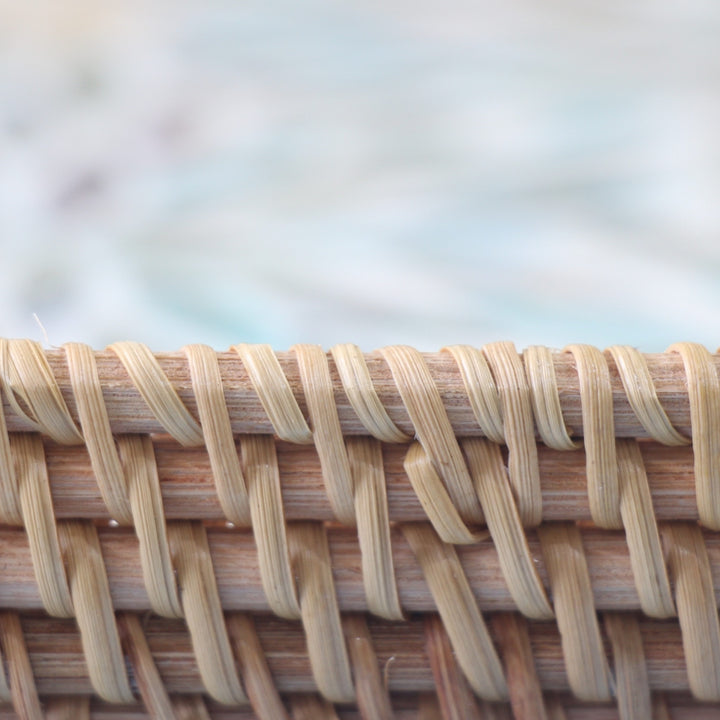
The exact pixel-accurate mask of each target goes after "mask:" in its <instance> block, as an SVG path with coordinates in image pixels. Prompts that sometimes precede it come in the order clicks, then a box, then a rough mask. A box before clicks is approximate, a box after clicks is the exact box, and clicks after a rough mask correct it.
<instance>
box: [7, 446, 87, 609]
mask: <svg viewBox="0 0 720 720" xmlns="http://www.w3.org/2000/svg"><path fill="white" fill-rule="evenodd" d="M10 449H11V451H12V456H13V459H14V463H15V474H16V476H17V478H18V486H19V495H20V507H21V509H22V516H23V524H24V525H25V532H26V533H27V537H28V542H29V544H30V553H31V556H32V563H33V570H34V573H35V579H36V581H37V585H38V591H39V593H40V597H41V598H42V601H43V606H44V607H45V610H46V611H47V612H48V613H49V614H50V615H53V616H55V617H72V616H73V614H74V610H73V601H72V598H71V596H70V589H69V587H68V581H67V577H66V575H65V568H64V566H63V561H62V556H61V554H60V544H59V542H58V536H57V531H56V526H55V516H54V514H53V507H52V497H51V496H50V485H49V482H48V476H47V466H46V465H45V451H44V449H43V444H42V440H41V439H40V436H39V435H34V434H32V435H31V434H26V433H15V434H13V435H11V436H10Z"/></svg>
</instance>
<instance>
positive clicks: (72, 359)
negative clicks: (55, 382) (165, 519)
mask: <svg viewBox="0 0 720 720" xmlns="http://www.w3.org/2000/svg"><path fill="white" fill-rule="evenodd" d="M64 348H65V356H66V358H67V363H68V373H69V375H70V384H71V386H72V389H73V394H74V396H75V404H76V406H77V412H78V415H79V417H80V426H81V427H82V431H83V436H84V438H85V445H86V447H87V452H88V455H89V456H90V462H91V464H92V468H93V471H94V473H95V479H96V480H97V484H98V487H99V488H100V493H101V494H102V497H103V500H104V501H105V505H106V506H107V509H108V511H109V512H110V516H111V517H112V518H114V519H115V520H116V521H117V522H119V523H122V524H123V525H129V524H130V523H131V522H132V514H131V511H130V503H129V501H128V497H127V490H126V487H125V478H124V474H123V468H122V464H121V463H120V458H119V457H118V453H117V449H116V448H115V440H114V438H113V435H112V430H111V429H110V420H109V418H108V414H107V408H106V407H105V400H104V399H103V392H102V386H101V384H100V377H99V375H98V370H97V363H96V362H95V353H94V352H93V350H92V349H91V348H90V347H89V346H87V345H81V344H79V343H68V344H67V345H65V346H64Z"/></svg>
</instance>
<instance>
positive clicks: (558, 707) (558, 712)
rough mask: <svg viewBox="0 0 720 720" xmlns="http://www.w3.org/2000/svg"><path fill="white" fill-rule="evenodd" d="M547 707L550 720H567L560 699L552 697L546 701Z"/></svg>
mask: <svg viewBox="0 0 720 720" xmlns="http://www.w3.org/2000/svg"><path fill="white" fill-rule="evenodd" d="M545 707H546V709H547V716H548V720H567V715H566V714H565V708H564V706H563V704H562V700H561V699H560V698H559V697H557V696H553V695H550V697H548V698H547V699H546V701H545Z"/></svg>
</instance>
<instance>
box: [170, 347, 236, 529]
mask: <svg viewBox="0 0 720 720" xmlns="http://www.w3.org/2000/svg"><path fill="white" fill-rule="evenodd" d="M183 349H184V351H185V354H186V355H187V359H188V365H189V366H190V377H191V378H192V386H193V392H194V393H195V400H196V402H197V408H198V415H199V416H200V425H201V427H202V432H203V437H204V438H205V446H206V447H207V452H208V456H209V457H210V466H211V467H212V472H213V478H214V480H215V487H216V488H217V494H218V500H219V501H220V505H221V506H222V509H223V512H224V513H225V517H227V519H228V520H229V521H230V522H233V523H235V524H236V525H245V526H247V525H249V524H250V505H249V502H250V501H249V500H248V493H247V488H246V487H245V480H244V478H243V474H242V470H241V469H240V460H239V458H238V454H237V450H236V448H235V442H234V440H233V433H232V428H231V427H230V415H229V414H228V409H227V405H226V404H225V395H224V394H223V383H222V377H221V376H220V367H219V365H218V360H217V353H216V352H215V351H214V350H213V349H212V348H211V347H208V346H207V345H186V346H185V348H183Z"/></svg>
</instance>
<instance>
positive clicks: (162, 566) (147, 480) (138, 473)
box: [116, 435, 183, 617]
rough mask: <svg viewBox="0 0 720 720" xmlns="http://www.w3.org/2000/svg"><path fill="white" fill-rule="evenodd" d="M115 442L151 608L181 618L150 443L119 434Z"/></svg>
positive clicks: (147, 440)
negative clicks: (138, 544)
mask: <svg viewBox="0 0 720 720" xmlns="http://www.w3.org/2000/svg"><path fill="white" fill-rule="evenodd" d="M116 442H117V447H118V450H119V453H120V457H121V458H122V465H123V468H124V472H125V477H126V484H127V492H128V497H129V498H130V507H131V508H132V516H133V523H134V526H135V532H136V534H137V536H138V540H139V542H140V562H141V564H142V569H143V578H144V580H145V589H146V590H147V593H148V597H149V598H150V605H151V607H152V609H153V610H154V611H155V612H156V613H158V614H159V615H163V616H164V617H182V615H183V612H182V607H181V605H180V598H179V597H178V592H177V585H176V582H175V572H174V569H173V565H172V560H171V558H170V546H169V544H168V540H167V529H166V525H165V515H164V512H163V504H162V495H161V494H160V480H159V478H158V473H157V464H156V462H155V451H154V450H153V445H152V442H151V441H150V438H149V437H147V435H119V436H118V437H117V438H116Z"/></svg>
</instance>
